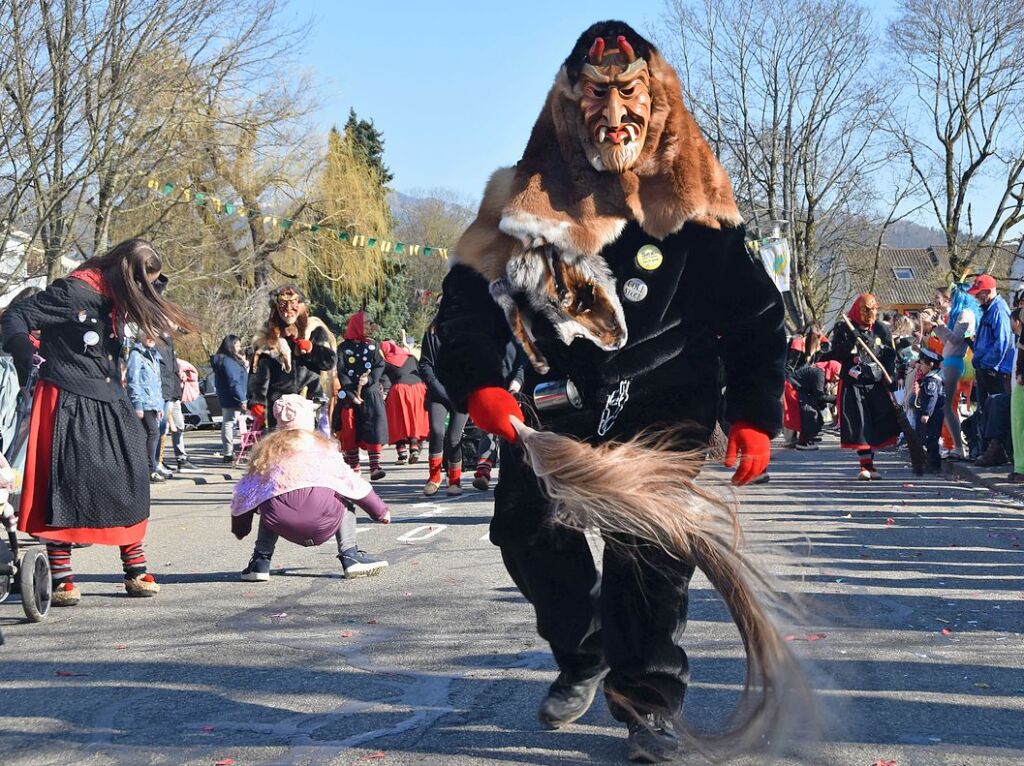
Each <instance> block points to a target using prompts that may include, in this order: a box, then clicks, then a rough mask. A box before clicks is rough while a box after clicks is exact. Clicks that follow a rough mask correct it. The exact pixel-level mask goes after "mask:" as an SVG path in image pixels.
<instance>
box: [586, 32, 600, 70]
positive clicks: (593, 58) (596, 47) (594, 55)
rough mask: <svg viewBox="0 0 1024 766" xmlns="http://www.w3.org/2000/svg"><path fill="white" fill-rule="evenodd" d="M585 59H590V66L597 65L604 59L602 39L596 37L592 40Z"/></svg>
mask: <svg viewBox="0 0 1024 766" xmlns="http://www.w3.org/2000/svg"><path fill="white" fill-rule="evenodd" d="M587 58H589V59H590V63H591V64H595V65H599V64H600V63H601V59H603V58H604V38H603V37H598V38H597V39H595V40H594V44H593V45H591V46H590V52H589V53H587Z"/></svg>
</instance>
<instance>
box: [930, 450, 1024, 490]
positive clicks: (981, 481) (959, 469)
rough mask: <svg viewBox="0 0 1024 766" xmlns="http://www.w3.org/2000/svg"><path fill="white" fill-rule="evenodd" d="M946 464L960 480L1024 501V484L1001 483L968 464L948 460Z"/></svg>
mask: <svg viewBox="0 0 1024 766" xmlns="http://www.w3.org/2000/svg"><path fill="white" fill-rule="evenodd" d="M945 464H946V465H947V466H949V469H950V473H952V474H953V475H954V476H956V477H957V478H959V479H963V480H964V481H967V482H970V483H971V484H977V485H979V486H982V487H985V488H986V489H990V490H992V491H993V492H998V493H999V494H1001V495H1009V496H1010V497H1012V498H1015V499H1017V500H1024V484H1010V483H1009V482H1007V481H1005V480H1004V481H999V480H998V479H996V477H994V476H988V475H986V474H983V473H982V472H980V471H979V470H978V469H977V468H975V467H974V466H973V465H971V464H970V463H967V462H961V461H959V460H947V461H945Z"/></svg>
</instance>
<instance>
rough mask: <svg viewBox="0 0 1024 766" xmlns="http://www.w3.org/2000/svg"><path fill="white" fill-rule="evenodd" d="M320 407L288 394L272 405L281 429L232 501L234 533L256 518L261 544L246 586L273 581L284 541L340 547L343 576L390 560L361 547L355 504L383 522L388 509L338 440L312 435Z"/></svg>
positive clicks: (263, 444)
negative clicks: (275, 562) (332, 542)
mask: <svg viewBox="0 0 1024 766" xmlns="http://www.w3.org/2000/svg"><path fill="white" fill-rule="evenodd" d="M317 407H318V405H317V403H316V402H312V401H309V400H308V399H306V398H304V397H301V396H299V395H297V394H286V395H285V396H282V397H281V398H280V399H278V400H277V402H276V403H275V404H274V419H275V420H276V422H277V428H276V430H275V431H273V432H272V433H271V434H269V435H267V436H265V437H263V439H261V440H260V442H259V444H257V445H256V447H255V449H254V450H253V452H252V456H251V458H250V460H249V468H248V471H247V472H246V474H245V476H243V477H242V479H241V480H240V481H239V482H238V484H236V485H235V490H234V495H233V497H232V499H231V531H232V533H233V534H234V535H235V537H237V538H238V539H239V540H241V539H242V538H244V537H245V536H246V535H248V534H249V532H251V531H252V522H253V516H254V515H255V514H259V517H260V523H259V530H258V532H257V535H256V547H255V550H254V551H253V554H252V559H251V560H250V561H249V565H248V566H247V567H246V568H245V569H244V570H242V579H243V580H245V581H247V582H266V581H267V580H269V579H270V559H271V557H272V556H273V555H274V547H275V546H276V544H277V540H278V538H279V537H283V538H285V539H286V540H289V541H290V542H293V543H295V544H297V545H304V546H312V545H320V544H321V543H323V542H325V541H327V540H328V539H329V538H330V537H332V536H333V537H334V538H335V540H336V541H337V543H338V558H339V559H340V560H341V564H342V567H343V568H344V570H345V577H364V576H366V575H374V574H379V573H380V572H382V571H383V570H384V569H385V568H386V567H387V565H388V562H387V561H384V560H382V559H377V558H374V557H373V556H370V555H369V554H367V553H366V552H365V551H361V550H359V547H358V546H357V545H356V517H355V512H354V509H353V508H352V503H355V504H356V505H358V506H359V507H360V508H362V509H363V510H364V511H366V513H367V514H369V516H370V517H371V518H373V519H374V520H375V521H377V522H380V523H381V524H389V523H390V522H391V512H390V510H389V509H388V506H387V504H386V503H384V501H383V500H381V499H380V497H378V495H377V493H376V492H374V491H373V489H372V488H371V487H370V485H369V484H368V483H367V482H366V481H365V480H364V479H362V478H360V477H359V476H357V475H356V474H354V473H353V472H352V469H351V468H349V467H348V466H347V465H346V464H345V460H344V457H343V456H342V454H341V452H340V451H339V449H338V445H337V442H335V440H333V439H330V438H328V437H326V436H324V435H323V434H321V433H319V432H318V431H316V430H315V428H316V410H317Z"/></svg>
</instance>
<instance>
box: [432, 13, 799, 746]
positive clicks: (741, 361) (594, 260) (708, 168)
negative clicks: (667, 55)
mask: <svg viewBox="0 0 1024 766" xmlns="http://www.w3.org/2000/svg"><path fill="white" fill-rule="evenodd" d="M496 51H499V55H500V49H497V48H496ZM453 253H454V256H453V265H452V268H451V269H450V271H449V273H448V275H447V277H446V279H445V282H444V286H443V300H442V302H441V307H440V311H439V314H438V317H437V319H436V320H435V325H434V326H435V327H436V333H435V330H433V329H432V330H431V331H430V332H428V334H427V337H426V338H425V339H424V344H423V345H424V356H427V349H428V348H429V347H430V346H431V345H432V344H433V343H434V340H433V338H434V337H437V338H439V339H440V342H441V346H442V353H441V354H440V356H439V358H438V359H437V360H436V364H437V366H438V369H439V372H440V378H441V381H442V382H443V384H444V386H445V388H446V391H447V394H446V398H448V399H450V401H451V402H452V404H454V405H455V406H456V407H463V406H466V407H468V410H469V413H470V415H471V416H472V418H473V420H474V422H475V423H476V424H477V425H478V426H479V427H480V428H482V429H483V430H485V431H487V432H489V433H494V434H497V435H499V436H500V437H502V439H503V440H504V442H505V444H504V445H503V447H502V456H501V465H502V471H501V475H500V478H499V481H498V484H497V487H496V489H495V509H494V518H493V520H492V522H491V533H490V534H491V540H492V542H493V543H494V544H496V545H498V546H499V547H500V549H501V554H502V559H503V561H504V563H505V566H506V568H507V569H508V572H509V574H510V575H511V577H512V579H513V580H514V581H515V583H516V585H517V586H518V587H519V590H520V591H521V592H522V593H523V594H524V595H525V596H526V598H527V599H529V601H530V602H531V604H532V605H533V607H534V610H535V611H536V615H537V629H538V631H539V633H540V634H541V636H543V637H544V638H545V639H546V640H547V641H548V642H549V644H550V646H551V650H552V653H553V654H554V657H555V660H556V662H557V663H558V668H559V674H558V677H557V678H556V679H555V681H554V683H552V684H551V687H550V688H549V690H548V692H547V694H546V695H545V697H544V699H543V701H542V702H541V705H540V712H539V715H540V719H541V721H542V722H543V724H544V725H546V726H548V727H550V728H552V729H557V728H559V727H562V726H565V725H567V724H569V723H571V722H572V721H575V720H576V719H578V718H579V717H580V716H582V715H583V714H584V713H585V712H586V711H587V709H588V708H589V707H590V704H591V702H592V700H593V698H594V695H595V693H596V691H597V689H598V687H599V686H600V685H601V683H602V679H603V684H604V690H605V696H606V698H607V700H608V704H609V707H610V709H611V712H612V715H613V716H614V717H615V718H616V719H617V720H619V721H621V722H623V723H624V724H625V725H626V727H627V729H628V745H627V750H628V757H629V758H630V759H632V760H636V761H645V762H654V761H662V760H668V759H671V758H673V757H674V756H675V755H677V754H678V753H679V751H680V750H681V748H682V744H681V743H682V739H683V738H684V737H687V738H693V739H696V740H700V743H699V746H700V747H705V746H706V747H708V748H711V749H714V748H716V747H718V746H723V745H724V746H732V745H736V746H742V745H743V744H749V741H750V740H759V739H760V737H761V736H762V734H763V733H764V729H763V728H760V727H761V726H762V725H763V724H767V728H768V729H771V728H773V726H772V725H771V724H770V723H768V722H767V721H766V719H769V718H773V717H774V716H775V714H776V712H778V711H779V709H780V708H781V707H782V705H781V703H779V702H778V700H774V701H767V702H765V701H764V700H759V701H757V702H753V703H751V706H748V705H747V703H749V702H751V701H750V700H746V701H745V702H743V703H741V706H742V707H741V709H742V710H743V711H744V713H743V714H741V715H738V716H737V717H736V718H734V719H731V721H730V726H731V728H730V730H729V731H728V732H726V733H725V734H724V735H722V736H721V737H719V738H717V739H714V740H713V741H711V740H710V739H707V738H702V737H701V735H698V734H696V733H694V732H693V731H692V730H691V729H690V728H689V727H687V726H686V724H685V719H683V718H682V716H681V706H682V702H683V695H684V692H685V690H686V686H687V681H688V661H687V657H686V652H685V651H684V649H683V647H682V645H681V639H682V634H683V630H684V628H685V625H686V613H687V604H688V585H689V581H690V578H691V576H692V575H693V573H694V562H697V563H699V564H700V566H701V568H702V570H704V571H705V572H706V573H708V577H709V579H711V581H712V582H713V583H715V586H716V588H717V589H718V590H719V592H720V593H721V594H722V595H723V598H724V599H725V600H726V602H727V604H729V608H730V611H731V612H732V614H733V616H734V618H735V619H736V622H737V625H739V626H740V630H741V632H743V633H744V636H745V638H744V643H745V646H746V647H747V651H748V657H754V658H756V659H753V660H749V662H748V672H749V673H752V674H753V675H754V676H759V678H753V677H751V678H748V683H749V684H750V685H749V686H747V687H746V691H747V693H750V692H751V689H753V688H755V687H757V688H764V689H776V688H777V683H778V682H779V678H780V676H786V677H789V676H790V674H789V673H788V671H786V672H782V671H780V669H779V667H780V666H779V664H777V663H776V660H779V662H780V663H781V665H783V666H786V667H787V668H788V667H789V665H788V662H787V661H786V660H785V659H784V658H785V657H787V656H788V654H787V650H786V644H785V642H784V641H783V640H782V639H781V637H779V636H778V635H777V632H776V631H774V629H772V628H770V622H769V621H768V620H767V618H762V617H753V618H751V615H755V614H756V615H761V614H762V613H761V612H760V611H759V608H758V606H757V599H756V598H754V597H753V596H751V595H750V591H749V590H748V589H747V588H746V585H745V584H744V583H745V582H746V581H745V580H743V579H742V578H739V577H738V576H737V572H738V570H737V569H736V568H733V567H731V566H724V567H723V565H724V564H725V562H727V561H729V560H731V557H732V556H733V555H734V553H733V552H731V549H726V548H717V547H715V546H716V543H714V542H713V541H712V539H711V538H712V536H711V535H710V525H711V519H710V515H708V514H705V515H702V516H701V517H700V518H699V519H696V518H694V517H693V516H692V511H687V510H686V508H685V505H686V501H685V500H681V496H682V495H686V496H688V497H694V495H693V493H695V492H699V493H701V496H702V497H707V496H708V495H707V493H706V491H704V490H702V489H700V488H697V487H696V486H695V485H693V483H692V482H691V481H690V479H692V477H693V476H694V475H695V474H696V472H697V471H698V470H699V467H700V462H701V459H697V458H694V457H693V454H694V453H692V452H684V451H683V450H688V449H695V450H701V449H704V450H706V447H707V442H708V439H709V437H710V435H711V434H712V432H713V430H714V428H715V425H716V420H717V413H718V412H719V399H720V393H721V392H720V388H719V386H718V381H719V367H720V361H719V360H723V361H724V365H725V368H726V370H727V375H726V379H727V381H728V389H727V391H726V407H725V415H726V418H727V419H728V421H729V422H730V423H731V428H730V429H729V443H728V449H727V456H726V465H728V466H734V465H736V463H737V457H738V456H739V467H738V468H737V470H736V473H735V475H734V478H733V481H734V482H735V483H737V484H746V483H748V482H750V481H751V480H752V479H755V478H756V477H757V476H759V475H760V474H762V473H763V472H764V471H765V469H766V467H767V465H768V461H769V455H770V446H769V442H770V438H771V436H772V435H773V434H775V433H776V432H777V431H778V430H779V428H780V426H781V407H780V398H781V395H782V384H783V377H784V364H785V352H786V341H785V333H784V330H783V305H782V299H781V296H780V294H779V292H778V290H777V289H776V288H775V286H774V285H773V283H772V281H771V279H769V277H768V275H767V273H766V272H765V270H764V268H763V267H762V266H761V265H760V264H759V263H757V262H755V261H754V260H753V259H751V257H750V256H749V255H748V253H747V251H746V249H745V247H744V229H743V226H742V218H741V216H740V214H739V211H738V209H737V207H736V204H735V202H734V199H733V194H732V188H731V186H730V183H729V179H728V176H727V175H726V173H725V171H724V170H723V168H722V167H721V165H720V164H719V163H718V160H717V159H716V158H715V156H714V155H713V154H712V152H711V150H710V148H709V147H708V145H707V143H706V142H705V140H704V138H703V137H702V135H701V132H700V129H699V128H698V126H697V125H696V123H695V121H694V120H693V118H692V116H691V115H690V114H689V112H688V111H687V110H686V107H685V106H684V105H683V101H682V95H681V91H680V86H679V82H678V80H677V78H676V75H675V73H674V72H673V70H672V69H671V67H670V66H669V65H668V64H667V63H666V62H665V60H664V59H663V58H662V57H661V55H660V54H659V53H658V52H657V50H656V49H655V48H654V46H653V45H651V44H650V43H649V42H648V41H647V40H645V39H644V38H643V37H641V36H640V35H639V34H637V33H636V32H635V31H634V30H633V29H632V28H630V27H629V26H628V25H626V24H624V23H622V22H618V21H609V22H602V23H599V24H596V25H594V26H592V27H591V28H590V29H588V30H587V31H586V32H584V34H583V35H582V36H581V37H580V38H579V40H578V41H577V42H576V44H575V46H574V47H573V48H572V51H571V53H570V54H569V56H568V58H567V59H566V60H565V62H564V64H563V66H562V68H561V71H560V72H559V73H558V76H557V78H556V81H555V84H554V87H553V88H552V89H551V91H550V93H549V95H548V97H547V102H546V104H545V106H544V108H543V111H542V113H541V115H540V117H539V118H538V120H537V122H536V124H535V126H534V128H533V132H532V134H531V136H530V140H529V143H528V145H527V147H526V151H525V153H524V154H523V157H522V159H521V160H520V161H519V163H518V164H517V165H516V166H515V167H514V168H508V169H503V170H499V171H498V172H497V173H495V174H494V176H493V177H492V178H491V180H490V182H489V184H488V186H487V189H486V190H485V192H484V198H483V201H482V204H481V207H480V211H479V213H478V216H477V218H476V220H475V221H474V222H473V223H472V224H471V225H470V227H469V229H468V230H467V231H466V232H465V233H464V234H463V236H462V237H461V239H460V240H459V242H458V244H457V246H456V247H455V248H454V250H453ZM512 337H514V338H515V339H516V340H517V341H518V343H519V344H520V346H521V347H522V348H523V350H524V352H525V353H526V354H527V356H528V358H529V360H530V365H529V367H528V369H527V370H526V381H525V385H524V391H527V392H529V393H531V394H532V397H533V404H534V406H535V409H536V413H535V415H534V414H531V416H530V422H531V423H532V424H534V425H537V426H541V427H543V429H544V431H534V430H532V429H530V428H528V427H526V426H524V425H522V424H521V423H522V421H523V420H524V416H523V413H522V411H521V410H520V408H519V405H518V404H517V402H516V399H515V398H514V397H513V395H512V394H511V393H509V391H508V390H507V388H506V383H505V377H504V371H503V369H502V359H503V357H504V352H505V348H506V344H507V343H508V341H509V340H510V338H512ZM428 385H429V382H428ZM652 428H662V429H664V428H673V429H675V430H676V432H677V437H678V438H676V439H675V440H674V441H673V442H672V443H671V445H672V446H671V447H670V446H669V445H668V443H667V442H666V440H661V441H653V442H652V441H650V440H647V441H642V440H641V441H639V442H637V441H635V440H634V437H638V435H640V434H642V433H644V432H647V431H649V430H650V429H652ZM680 432H681V433H680ZM565 436H574V437H578V438H579V439H581V440H584V443H580V442H576V441H573V440H572V439H569V438H565ZM630 440H634V441H630ZM652 445H653V446H652ZM677 449H678V450H680V451H676V450H677ZM432 451H433V450H432ZM701 454H703V453H701ZM524 456H525V457H526V458H527V459H528V462H526V461H524ZM686 477H689V478H686ZM674 481H678V482H680V483H679V484H678V485H674V484H673V482H674ZM677 501H680V502H678V504H677ZM711 515H713V514H711ZM684 518H687V519H693V524H692V525H689V526H688V528H687V529H686V530H685V531H684V532H681V535H680V537H678V538H673V539H674V540H679V539H683V540H689V541H690V542H692V545H690V544H689V543H683V544H682V545H681V546H679V547H677V546H676V544H675V543H672V544H671V545H667V544H663V543H662V537H661V533H662V531H664V530H667V529H669V528H678V527H677V526H676V525H677V523H678V522H681V521H682V519H684ZM552 522H555V523H552ZM589 524H594V525H596V526H598V527H599V528H600V529H601V530H602V534H603V536H604V538H605V541H606V547H605V550H604V563H603V570H602V574H601V576H600V577H599V576H598V572H597V569H596V567H595V565H594V562H593V560H592V556H591V552H590V549H589V547H588V544H587V541H586V538H585V536H584V534H583V531H582V528H581V527H583V526H586V525H589ZM705 532H707V533H708V534H705ZM728 536H729V535H728V534H727V535H726V537H728ZM707 546H711V547H712V548H715V550H716V553H715V554H714V555H710V554H709V553H708V551H709V550H710V549H709V548H708V547H707ZM681 547H682V548H683V551H681V550H680V548H681ZM740 592H744V593H745V594H746V596H745V597H744V598H743V599H742V601H743V603H740V600H738V599H737V596H738V594H739V593H740ZM750 619H753V620H754V622H756V623H757V625H758V628H757V629H756V630H753V631H752V630H751V627H750V626H751V625H752V624H753V623H752V622H750ZM766 647H770V648H768V649H766ZM780 658H783V659H780ZM762 671H763V673H762ZM769 696H771V692H769ZM752 710H756V711H757V712H754V713H751V712H750V711H752ZM755 730H756V733H754V732H755Z"/></svg>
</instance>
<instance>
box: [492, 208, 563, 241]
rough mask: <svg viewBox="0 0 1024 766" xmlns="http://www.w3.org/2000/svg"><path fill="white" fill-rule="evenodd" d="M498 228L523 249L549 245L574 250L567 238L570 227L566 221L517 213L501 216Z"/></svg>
mask: <svg viewBox="0 0 1024 766" xmlns="http://www.w3.org/2000/svg"><path fill="white" fill-rule="evenodd" d="M498 228H499V229H500V230H501V231H502V232H504V233H505V234H508V235H509V236H510V237H515V238H516V239H518V240H519V241H520V242H522V243H523V245H524V246H525V247H539V246H540V245H543V244H549V245H554V246H555V247H557V248H559V249H560V250H573V249H575V248H574V245H573V242H572V239H571V238H570V237H569V229H570V228H571V226H570V224H569V222H568V221H552V220H551V219H550V218H541V217H539V216H536V215H534V214H533V213H523V212H519V213H511V214H509V215H503V216H502V217H501V221H500V222H499V223H498ZM537 240H541V241H540V242H538V241H537Z"/></svg>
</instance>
